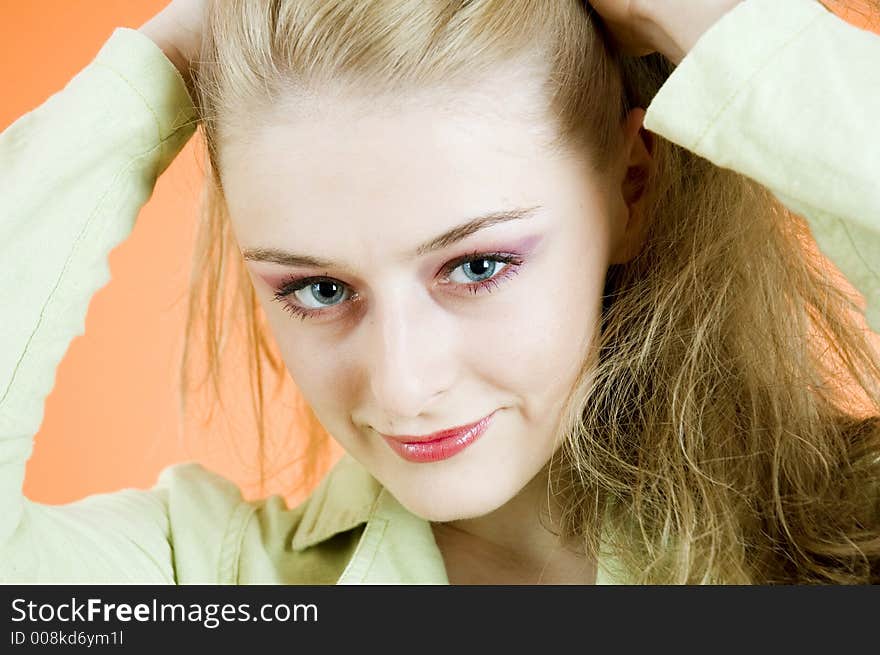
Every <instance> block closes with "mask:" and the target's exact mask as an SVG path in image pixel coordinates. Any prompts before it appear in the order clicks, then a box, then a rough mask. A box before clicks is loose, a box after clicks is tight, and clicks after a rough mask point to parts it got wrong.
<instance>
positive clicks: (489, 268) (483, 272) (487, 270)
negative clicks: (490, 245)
mask: <svg viewBox="0 0 880 655" xmlns="http://www.w3.org/2000/svg"><path fill="white" fill-rule="evenodd" d="M499 265H500V266H501V268H500V269H499ZM506 267H507V264H506V263H504V262H501V261H498V260H497V259H490V258H488V257H484V258H482V259H471V260H468V261H466V262H464V263H463V264H460V265H459V266H457V267H456V268H455V269H453V271H452V273H450V276H449V279H450V280H451V281H453V282H461V283H462V284H467V283H468V282H483V281H484V280H488V279H489V278H491V277H494V276H495V274H496V273H497V272H498V271H499V270H504V268H506ZM458 270H461V271H462V272H463V273H464V275H465V278H466V279H464V280H455V279H453V277H454V274H455V272H456V271H458Z"/></svg>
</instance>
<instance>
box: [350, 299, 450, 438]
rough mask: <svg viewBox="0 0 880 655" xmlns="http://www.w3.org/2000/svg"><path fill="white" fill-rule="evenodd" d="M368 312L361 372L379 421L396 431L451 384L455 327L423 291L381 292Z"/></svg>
mask: <svg viewBox="0 0 880 655" xmlns="http://www.w3.org/2000/svg"><path fill="white" fill-rule="evenodd" d="M368 312H369V313H368V316H367V317H366V319H367V320H366V321H365V322H364V323H365V330H366V331H367V335H366V352H367V357H366V361H367V366H366V371H365V373H366V375H367V378H368V379H369V388H370V391H371V393H372V396H373V402H375V403H376V409H377V412H378V417H377V420H378V421H381V423H380V425H382V426H384V428H385V429H389V430H394V431H395V432H399V431H400V429H403V430H407V429H410V428H417V426H415V425H414V423H413V422H412V419H415V418H417V417H419V416H420V415H424V414H426V413H429V412H430V411H431V407H432V405H433V401H434V400H435V398H436V397H438V396H440V395H442V394H443V392H444V391H446V390H447V389H448V388H449V386H450V385H451V383H452V379H453V375H454V367H455V362H454V356H453V351H454V348H453V341H454V336H453V331H454V330H453V329H452V326H451V324H450V321H449V319H448V317H446V316H444V315H443V314H444V313H443V311H442V309H441V308H439V307H438V306H437V305H436V304H435V303H434V302H433V301H432V300H431V298H430V297H429V296H427V295H425V294H418V293H412V292H406V291H405V290H399V291H397V292H394V293H393V295H392V294H385V296H384V297H383V298H382V299H376V298H374V302H373V304H372V306H371V307H370V308H369V310H368ZM398 426H399V428H398ZM379 429H381V428H379Z"/></svg>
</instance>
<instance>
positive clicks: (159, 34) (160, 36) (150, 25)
mask: <svg viewBox="0 0 880 655" xmlns="http://www.w3.org/2000/svg"><path fill="white" fill-rule="evenodd" d="M138 32H140V33H141V34H143V35H145V36H147V37H148V38H149V39H150V40H151V41H153V43H155V44H156V46H158V48H159V49H160V50H161V51H162V52H163V53H164V55H165V57H166V58H167V59H168V60H169V61H170V62H171V63H172V64H174V67H175V68H176V69H177V70H178V72H180V75H181V77H183V80H184V82H185V83H186V86H187V88H188V89H189V88H191V85H192V73H191V71H190V67H189V61H187V59H186V57H184V56H183V55H182V54H181V52H180V50H178V49H177V46H175V45H174V41H173V39H171V38H169V37H168V35H167V31H166V30H165V29H164V28H163V26H162V25H160V24H158V23H157V22H156V21H155V19H154V20H150V21H148V22H147V23H144V24H143V25H141V27H139V28H138Z"/></svg>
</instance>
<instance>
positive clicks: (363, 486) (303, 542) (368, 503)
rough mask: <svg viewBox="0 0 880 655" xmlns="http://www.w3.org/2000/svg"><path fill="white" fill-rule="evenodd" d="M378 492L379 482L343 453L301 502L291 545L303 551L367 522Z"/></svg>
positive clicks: (379, 489) (374, 505) (372, 511)
mask: <svg viewBox="0 0 880 655" xmlns="http://www.w3.org/2000/svg"><path fill="white" fill-rule="evenodd" d="M381 491H382V485H381V484H379V482H377V481H376V479H375V478H374V477H373V476H372V475H370V473H368V472H367V470H366V469H365V468H364V467H363V466H362V465H361V464H360V462H358V461H357V460H356V459H354V458H353V457H352V456H351V455H349V454H348V453H345V454H344V455H343V456H342V458H341V459H340V460H339V461H338V462H337V463H336V464H335V465H334V466H333V468H332V469H331V470H330V472H329V473H328V474H327V475H326V476H325V477H324V479H323V480H322V481H321V483H320V484H319V485H318V486H317V487H316V488H315V491H314V492H312V494H311V496H309V498H308V499H307V500H306V501H305V503H306V506H305V510H304V512H303V517H302V520H301V521H300V523H299V526H298V527H297V529H296V531H295V532H294V534H293V538H292V539H291V542H290V545H291V547H292V548H293V549H294V550H297V551H300V550H305V549H306V548H309V547H311V546H314V545H316V544H319V543H321V542H322V541H326V540H327V539H329V538H330V537H332V536H334V535H336V534H339V533H340V532H346V531H348V530H352V529H354V528H356V527H357V526H359V525H362V524H364V523H367V522H368V521H369V519H370V516H371V515H372V514H373V513H374V511H375V509H376V505H377V501H378V499H379V495H380V492H381Z"/></svg>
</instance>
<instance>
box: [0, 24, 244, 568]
mask: <svg viewBox="0 0 880 655" xmlns="http://www.w3.org/2000/svg"><path fill="white" fill-rule="evenodd" d="M195 128H196V119H195V110H194V107H193V103H192V101H191V99H190V97H189V95H188V93H187V90H186V86H185V84H184V82H183V80H182V78H181V77H180V76H179V74H178V72H177V70H176V69H175V68H174V66H173V65H172V64H171V63H170V62H169V61H168V60H167V59H166V58H165V56H164V54H163V53H162V51H161V50H160V49H159V48H158V47H157V46H156V45H155V44H154V43H153V42H152V41H151V40H150V39H148V38H147V37H146V36H144V35H142V34H141V33H139V32H138V31H136V30H132V29H128V28H119V29H117V30H115V31H114V32H113V34H112V36H111V37H110V38H109V39H108V40H107V42H106V43H105V44H104V45H103V47H102V48H101V49H100V51H99V52H98V54H97V55H96V57H95V59H94V60H93V61H92V62H91V63H90V64H89V65H88V66H87V67H85V68H84V69H83V70H82V71H80V72H79V73H78V74H77V75H76V76H75V77H74V78H73V79H72V80H71V81H70V82H69V83H68V84H67V85H66V86H65V87H64V89H63V90H61V91H59V92H57V93H55V94H54V95H52V96H51V97H49V98H48V99H47V100H46V101H45V102H44V103H43V104H42V105H40V106H39V107H37V108H36V109H34V110H33V111H31V112H29V113H27V114H25V115H23V116H22V117H21V118H19V119H18V120H17V121H16V122H14V123H13V124H12V125H11V126H9V127H8V128H7V129H6V130H4V131H3V132H2V134H0V313H2V320H0V582H89V583H97V582H115V583H124V582H141V583H150V582H154V583H162V582H165V583H172V582H176V581H177V578H178V577H179V576H178V575H177V574H178V572H177V571H176V570H175V561H174V559H173V554H174V548H173V537H174V535H173V521H172V518H171V514H172V509H173V508H172V507H171V506H172V505H174V499H173V498H172V494H173V493H187V489H189V490H190V491H192V489H193V488H196V487H199V484H200V483H201V482H204V480H205V479H207V477H206V475H203V474H202V473H204V472H203V471H201V469H199V467H198V466H197V465H179V466H177V467H170V470H166V471H165V472H163V475H162V476H161V477H160V480H159V483H157V485H156V486H155V487H154V488H153V489H151V490H137V489H123V490H121V491H117V492H114V493H111V494H98V495H94V496H89V497H87V498H84V499H82V500H79V501H77V502H74V503H70V504H67V505H57V506H50V505H42V504H39V503H35V502H32V501H30V500H29V499H27V498H25V497H24V496H23V494H22V483H23V481H24V473H25V463H26V461H27V459H28V458H29V457H30V454H31V451H32V445H33V444H32V440H33V435H34V434H35V433H36V432H37V430H38V428H39V426H40V424H41V422H42V418H43V407H44V401H45V398H46V396H47V395H48V394H49V392H50V390H51V388H52V386H53V384H54V380H55V369H56V367H57V366H58V364H59V362H60V361H61V359H62V357H63V356H64V354H65V352H66V350H67V348H68V346H69V344H70V342H71V341H72V340H73V339H74V338H75V337H76V336H78V335H80V334H83V332H84V327H85V317H86V311H87V309H88V304H89V301H90V299H91V297H92V295H93V294H94V293H95V292H96V291H97V290H98V289H100V288H101V287H103V286H104V285H105V284H106V283H107V282H108V281H109V278H110V272H109V268H108V255H109V253H110V251H111V249H113V248H114V247H115V246H117V245H118V244H119V243H120V242H121V241H122V240H123V239H125V238H126V237H127V236H128V234H129V233H130V232H131V230H132V229H133V227H134V222H135V219H136V217H137V215H138V212H139V211H140V208H141V207H142V206H143V205H144V203H146V201H147V200H148V199H149V197H150V195H151V194H152V191H153V186H154V184H155V182H156V180H157V178H158V176H159V175H160V174H161V173H162V172H163V171H164V170H165V168H166V167H167V166H168V165H169V164H170V163H171V161H172V160H173V158H174V157H175V156H176V155H177V153H178V152H179V151H180V149H181V148H182V147H183V146H184V144H185V143H186V142H187V140H188V139H189V138H190V136H191V135H192V134H193V133H194V131H195ZM187 480H194V481H195V482H196V483H197V484H196V487H193V485H192V484H188V483H187V482H186V481H187ZM200 481H201V482H200ZM209 486H210V485H209ZM200 488H205V486H204V484H201V487H200ZM211 488H212V489H214V491H207V492H205V493H208V494H209V496H210V498H209V500H211V501H212V502H213V501H217V502H216V503H215V505H214V506H212V507H210V508H209V509H211V510H213V511H214V512H215V513H214V516H213V517H212V518H213V519H214V520H215V522H217V523H219V524H221V526H222V522H223V521H224V520H225V519H226V518H229V517H228V516H227V517H224V512H226V513H227V514H229V515H230V516H231V514H232V513H233V511H234V509H235V507H236V505H237V503H239V502H240V497H239V498H237V499H236V497H235V491H234V490H232V489H230V488H228V487H223V491H222V492H219V494H218V492H217V491H216V489H217V488H218V487H216V486H215V487H211ZM175 490H176V491H175ZM218 499H219V500H218ZM202 500H204V495H203V497H202ZM206 506H207V505H206ZM174 511H177V512H178V514H179V512H180V511H181V510H180V509H177V510H174ZM192 511H193V510H192V509H185V510H184V512H190V513H192ZM190 518H192V517H190ZM186 519H187V517H186V516H179V520H180V521H182V522H185V521H186ZM203 536H204V535H203ZM206 564H207V562H206Z"/></svg>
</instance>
